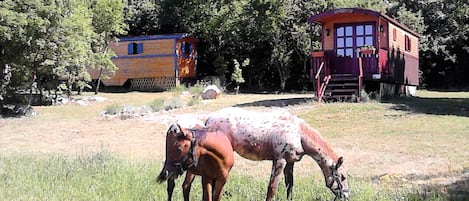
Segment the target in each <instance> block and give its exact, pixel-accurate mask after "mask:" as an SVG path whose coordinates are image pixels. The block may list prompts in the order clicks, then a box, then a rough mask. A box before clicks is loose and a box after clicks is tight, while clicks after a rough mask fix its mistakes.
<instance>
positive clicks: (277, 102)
mask: <svg viewBox="0 0 469 201" xmlns="http://www.w3.org/2000/svg"><path fill="white" fill-rule="evenodd" d="M313 100H314V99H313V98H287V99H272V100H261V101H254V102H250V103H242V104H236V105H233V107H254V106H255V107H258V106H264V107H286V106H292V105H300V104H303V103H309V102H311V101H313Z"/></svg>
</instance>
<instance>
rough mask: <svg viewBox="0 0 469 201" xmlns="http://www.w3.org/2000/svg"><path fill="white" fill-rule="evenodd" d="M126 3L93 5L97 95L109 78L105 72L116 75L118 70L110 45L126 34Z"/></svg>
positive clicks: (103, 0)
mask: <svg viewBox="0 0 469 201" xmlns="http://www.w3.org/2000/svg"><path fill="white" fill-rule="evenodd" d="M125 3H126V2H125V1H124V0H93V1H92V4H91V10H92V13H93V21H92V25H93V28H94V32H95V34H96V35H94V38H93V40H92V48H93V52H94V59H93V63H92V65H91V67H94V68H98V69H99V75H98V80H97V85H96V91H95V93H96V94H98V92H99V84H100V82H101V79H103V78H107V77H106V76H104V74H103V72H104V71H106V72H107V73H109V74H114V73H115V72H116V70H117V66H116V65H115V64H114V63H113V62H112V61H111V58H112V57H113V56H115V54H114V52H113V51H112V50H111V49H110V48H109V45H110V44H111V43H112V42H118V41H117V40H118V39H117V37H118V36H120V35H123V34H125V33H126V29H127V24H125V21H124V14H123V13H124V8H125Z"/></svg>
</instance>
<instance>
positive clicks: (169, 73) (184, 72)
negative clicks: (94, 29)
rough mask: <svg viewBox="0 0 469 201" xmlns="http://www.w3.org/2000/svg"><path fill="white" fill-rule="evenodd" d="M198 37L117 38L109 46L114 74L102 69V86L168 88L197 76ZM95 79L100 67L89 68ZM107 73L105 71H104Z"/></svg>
mask: <svg viewBox="0 0 469 201" xmlns="http://www.w3.org/2000/svg"><path fill="white" fill-rule="evenodd" d="M196 45H197V39H196V38H195V37H193V36H190V35H188V34H170V35H156V36H138V37H124V38H120V39H119V42H118V43H117V44H115V45H114V44H111V45H110V48H111V49H112V50H113V51H114V52H115V53H116V56H115V57H113V58H112V61H113V62H114V64H115V65H116V66H117V67H118V70H117V71H116V73H115V74H114V75H112V74H109V72H103V73H104V74H105V75H107V76H108V77H109V79H103V80H102V83H103V84H104V85H105V86H126V87H130V88H132V89H168V88H172V87H175V86H177V85H179V83H180V82H181V81H184V80H191V79H196V77H197V46H196ZM88 72H89V73H90V75H91V78H92V79H97V78H98V74H99V69H91V68H89V69H88ZM106 73H107V74H106Z"/></svg>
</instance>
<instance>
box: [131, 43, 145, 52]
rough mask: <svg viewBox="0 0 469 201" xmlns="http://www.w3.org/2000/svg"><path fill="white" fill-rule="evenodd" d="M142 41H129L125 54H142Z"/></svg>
mask: <svg viewBox="0 0 469 201" xmlns="http://www.w3.org/2000/svg"><path fill="white" fill-rule="evenodd" d="M142 53H143V43H129V45H128V46H127V54H142Z"/></svg>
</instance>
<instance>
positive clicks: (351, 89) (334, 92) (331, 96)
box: [323, 74, 360, 101]
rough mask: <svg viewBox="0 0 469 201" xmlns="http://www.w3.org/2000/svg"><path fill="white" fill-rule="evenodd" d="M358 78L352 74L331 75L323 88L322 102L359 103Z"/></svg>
mask: <svg viewBox="0 0 469 201" xmlns="http://www.w3.org/2000/svg"><path fill="white" fill-rule="evenodd" d="M359 94H360V92H359V77H358V76H356V75H352V74H333V75H331V79H330V80H329V83H328V84H327V85H326V86H325V91H324V95H323V99H324V100H336V101H348V100H352V101H359V99H358V98H359Z"/></svg>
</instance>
